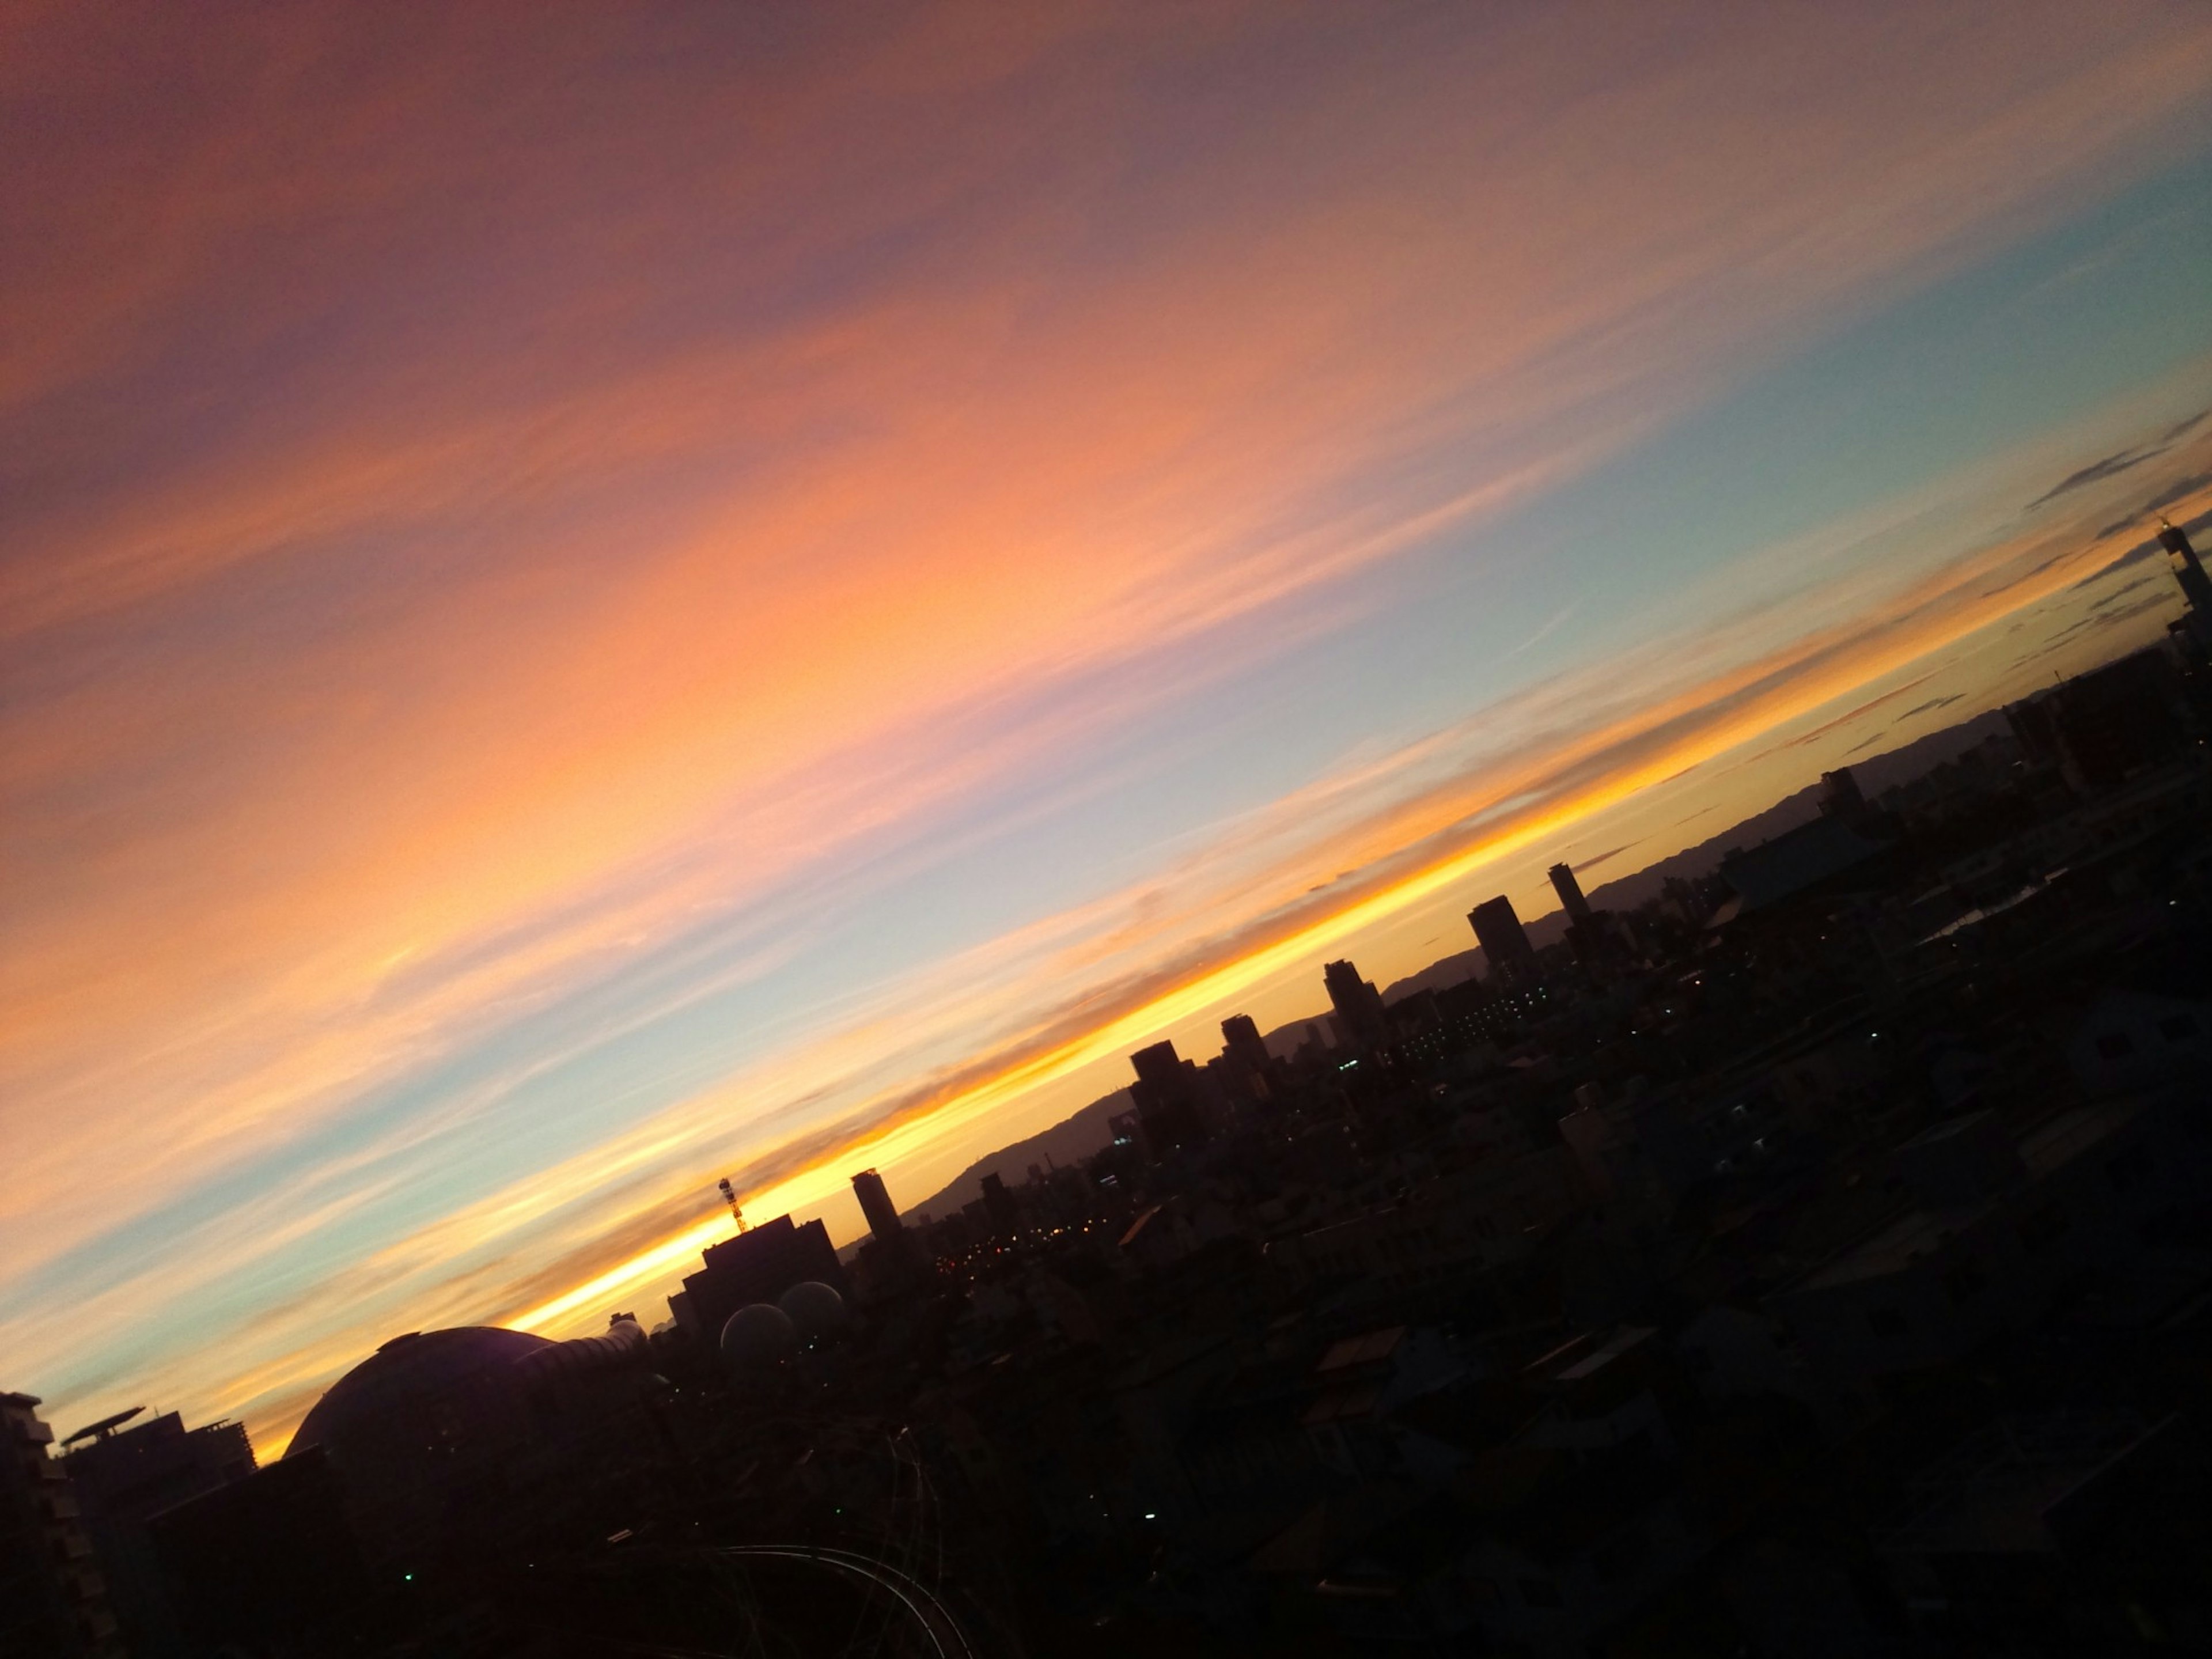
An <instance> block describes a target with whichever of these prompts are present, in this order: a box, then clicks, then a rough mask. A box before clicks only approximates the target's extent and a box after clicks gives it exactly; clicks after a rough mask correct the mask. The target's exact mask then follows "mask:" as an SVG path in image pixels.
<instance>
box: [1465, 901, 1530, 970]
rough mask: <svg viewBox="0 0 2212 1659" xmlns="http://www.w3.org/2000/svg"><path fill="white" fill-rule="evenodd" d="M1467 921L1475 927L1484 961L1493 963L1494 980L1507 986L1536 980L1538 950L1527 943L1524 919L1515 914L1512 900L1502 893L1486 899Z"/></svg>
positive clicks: (1469, 913) (1471, 913)
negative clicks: (1522, 923)
mask: <svg viewBox="0 0 2212 1659" xmlns="http://www.w3.org/2000/svg"><path fill="white" fill-rule="evenodd" d="M1467 919H1468V922H1469V923H1470V924H1471V925H1472V926H1473V927H1474V937H1475V942H1476V943H1477V944H1479V945H1481V946H1482V955H1483V959H1484V960H1485V961H1486V962H1487V963H1489V964H1490V971H1491V974H1492V976H1493V977H1494V978H1497V979H1498V980H1500V981H1503V982H1504V983H1505V984H1507V985H1526V984H1530V983H1533V982H1534V980H1535V979H1536V977H1537V968H1536V947H1535V946H1534V945H1531V944H1529V943H1528V934H1527V933H1524V932H1523V931H1522V927H1521V918H1520V917H1519V916H1517V915H1515V914H1514V912H1513V901H1512V900H1511V899H1510V898H1508V897H1506V896H1505V895H1504V894H1503V893H1500V894H1499V895H1498V896H1497V897H1496V898H1493V899H1485V900H1484V901H1483V902H1481V903H1480V904H1478V905H1476V906H1475V907H1474V909H1472V910H1470V911H1468V915H1467Z"/></svg>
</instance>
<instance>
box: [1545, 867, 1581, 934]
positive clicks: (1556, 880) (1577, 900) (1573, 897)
mask: <svg viewBox="0 0 2212 1659" xmlns="http://www.w3.org/2000/svg"><path fill="white" fill-rule="evenodd" d="M1552 890H1553V892H1555V893H1557V894H1558V895H1559V905H1560V908H1562V909H1564V910H1565V911H1566V913H1567V915H1568V917H1569V918H1570V919H1571V920H1572V921H1589V918H1590V907H1589V900H1588V899H1586V898H1584V897H1583V884H1581V883H1580V882H1578V881H1577V880H1576V879H1575V866H1573V865H1571V864H1555V865H1553V866H1552Z"/></svg>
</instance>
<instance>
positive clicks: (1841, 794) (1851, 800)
mask: <svg viewBox="0 0 2212 1659" xmlns="http://www.w3.org/2000/svg"><path fill="white" fill-rule="evenodd" d="M1863 811H1866V796H1865V795H1864V794H1863V793H1860V790H1859V781H1858V780H1857V778H1855V777H1853V776H1852V775H1851V769H1850V767H1848V766H1838V768H1837V769H1835V770H1834V771H1832V772H1823V773H1821V774H1820V816H1821V817H1824V818H1842V819H1844V821H1845V822H1847V823H1848V822H1849V821H1850V819H1852V818H1855V817H1858V816H1859V814H1861V813H1862V812H1863Z"/></svg>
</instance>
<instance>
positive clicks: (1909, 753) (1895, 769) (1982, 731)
mask: <svg viewBox="0 0 2212 1659" xmlns="http://www.w3.org/2000/svg"><path fill="white" fill-rule="evenodd" d="M2010 729H2011V728H2010V727H2008V726H2007V725H2006V724H2005V718H2004V714H2003V712H2002V710H2000V709H1995V708H1992V709H1991V710H1990V711H1989V713H1987V714H1978V715H1976V716H1975V717H1974V718H1973V719H1972V720H1961V721H1960V723H1959V724H1958V725H1956V726H1945V727H1944V728H1943V729H1942V731H1941V732H1929V734H1928V735H1927V736H1926V737H1924V738H1917V739H1916V740H1915V741H1913V742H1911V743H1908V744H1905V746H1904V747H1903V748H1902V749H1893V750H1889V751H1888V752H1887V754H1881V755H1876V756H1875V757H1872V758H1871V759H1869V760H1863V761H1853V762H1852V763H1850V768H1851V776H1852V777H1854V778H1855V779H1857V781H1858V786H1859V793H1861V794H1863V795H1864V796H1865V797H1866V798H1867V799H1869V800H1872V799H1874V798H1875V796H1876V795H1879V794H1881V793H1882V792H1883V791H1884V790H1886V789H1894V788H1896V787H1897V786H1898V785H1899V784H1900V783H1910V782H1911V781H1913V780H1914V779H1915V778H1917V777H1920V776H1922V775H1923V774H1926V773H1929V772H1932V771H1934V770H1935V769H1936V768H1937V767H1939V766H1941V765H1942V763H1944V762H1945V761H1948V760H1951V759H1954V758H1955V757H1958V756H1960V755H1963V754H1965V753H1966V750H1969V749H1972V747H1974V745H1975V744H1978V743H1981V742H1983V741H1984V740H1985V739H1987V738H1992V737H1996V736H1998V735H2000V734H2002V733H2003V732H2008V731H2009V730H2010ZM1816 817H1820V786H1819V785H1818V784H1809V785H1808V786H1807V787H1804V788H1802V789H1800V790H1799V791H1798V792H1797V793H1796V794H1794V795H1785V796H1784V797H1783V798H1782V799H1780V800H1778V801H1777V802H1775V804H1774V805H1771V806H1770V807H1768V808H1767V809H1766V810H1765V811H1764V812H1754V813H1753V815H1752V816H1751V817H1747V818H1746V819H1744V820H1743V821H1742V822H1741V823H1735V824H1731V825H1729V828H1727V829H1723V830H1722V831H1721V832H1720V834H1718V835H1717V836H1712V837H1711V839H1709V840H1706V841H1701V842H1699V843H1698V844H1697V845H1696V846H1695V847H1686V848H1683V849H1682V850H1681V851H1680V852H1679V853H1677V854H1674V856H1673V857H1672V858H1666V859H1662V860H1659V862H1658V863H1656V864H1655V865H1652V866H1650V867H1649V868H1647V869H1643V870H1638V872H1636V873H1635V874H1634V875H1632V876H1624V877H1622V878H1620V880H1619V881H1610V882H1607V883H1606V884H1605V885H1604V886H1602V887H1596V888H1592V889H1591V890H1590V891H1589V902H1590V903H1591V904H1592V905H1594V906H1595V907H1596V908H1598V909H1601V910H1633V909H1634V908H1636V907H1637V906H1638V905H1639V904H1642V903H1644V902H1645V901H1647V900H1650V899H1654V898H1656V897H1658V896H1659V892H1660V890H1661V889H1662V887H1664V886H1665V885H1666V884H1667V881H1668V878H1670V877H1674V876H1679V877H1680V878H1683V879H1684V880H1686V881H1694V880H1696V879H1698V878H1699V877H1701V876H1709V875H1711V873H1712V872H1714V871H1716V870H1717V869H1719V868H1720V866H1721V860H1722V859H1723V857H1724V856H1725V855H1726V854H1728V853H1729V852H1730V851H1732V850H1733V849H1735V848H1739V847H1756V846H1758V845H1759V842H1763V841H1771V840H1773V839H1774V837H1775V836H1778V835H1780V834H1782V833H1783V832H1784V830H1788V829H1796V827H1797V826H1798V825H1799V824H1801V823H1810V822H1811V821H1812V820H1813V819H1814V818H1816ZM1546 923H1548V924H1550V935H1551V937H1550V938H1545V939H1539V938H1537V936H1536V929H1537V927H1540V926H1542V925H1544V924H1546ZM1565 932H1566V917H1565V914H1564V913H1562V912H1559V911H1554V912H1553V913H1552V915H1548V916H1546V917H1543V918H1542V919H1541V921H1539V922H1536V923H1532V924H1530V926H1529V928H1528V936H1529V938H1530V939H1531V940H1532V941H1533V942H1534V944H1535V945H1537V947H1538V948H1539V949H1541V948H1542V947H1543V946H1544V945H1547V944H1549V943H1550V942H1551V939H1552V938H1557V937H1560V936H1562V935H1564V934H1565Z"/></svg>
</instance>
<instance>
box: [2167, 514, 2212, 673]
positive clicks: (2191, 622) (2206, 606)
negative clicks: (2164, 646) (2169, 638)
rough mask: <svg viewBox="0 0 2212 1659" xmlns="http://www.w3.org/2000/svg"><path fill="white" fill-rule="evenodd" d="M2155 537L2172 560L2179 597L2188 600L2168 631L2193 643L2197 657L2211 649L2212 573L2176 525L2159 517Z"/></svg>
mask: <svg viewBox="0 0 2212 1659" xmlns="http://www.w3.org/2000/svg"><path fill="white" fill-rule="evenodd" d="M2158 540H2159V545H2160V546H2161V547H2163V548H2164V549H2166V556H2167V557H2168V558H2169V559H2170V560H2171V561H2172V566H2173V579H2174V580H2176V581H2178V582H2179V583H2180V584H2181V597H2182V598H2184V599H2186V600H2188V601H2189V614H2188V615H2187V616H2185V617H2181V618H2180V619H2179V621H2177V622H2176V623H2174V624H2173V629H2172V631H2173V632H2174V634H2175V635H2178V636H2179V642H2180V643H2181V644H2182V645H2183V646H2184V647H2189V646H2191V645H2192V644H2193V645H2194V647H2195V648H2196V651H2197V654H2198V655H2199V656H2200V657H2201V656H2202V655H2203V654H2204V653H2208V652H2212V576H2208V575H2206V574H2204V564H2203V561H2202V560H2201V559H2199V558H2198V557H2197V550H2196V549H2195V548H2194V547H2192V546H2191V545H2190V543H2189V534H2188V532H2186V531H2185V530H2183V529H2182V528H2181V526H2179V525H2175V524H2169V523H2167V522H2166V520H2164V519H2163V518H2161V519H2160V520H2159V521H2158Z"/></svg>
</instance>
